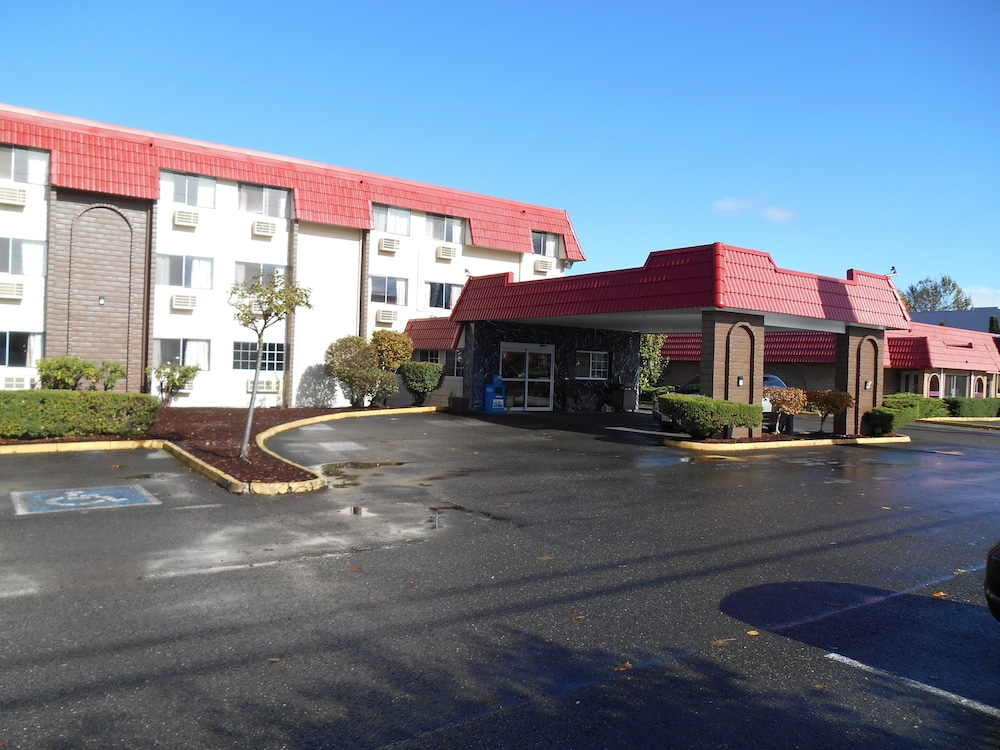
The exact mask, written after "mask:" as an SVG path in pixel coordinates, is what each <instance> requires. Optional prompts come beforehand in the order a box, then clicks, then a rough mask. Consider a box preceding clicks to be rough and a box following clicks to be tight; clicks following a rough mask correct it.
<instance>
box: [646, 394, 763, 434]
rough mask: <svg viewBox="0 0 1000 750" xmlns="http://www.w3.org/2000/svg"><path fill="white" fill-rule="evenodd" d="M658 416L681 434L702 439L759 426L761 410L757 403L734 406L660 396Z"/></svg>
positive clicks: (700, 398)
mask: <svg viewBox="0 0 1000 750" xmlns="http://www.w3.org/2000/svg"><path fill="white" fill-rule="evenodd" d="M659 404H660V413H661V414H664V415H666V416H668V417H670V419H672V420H673V422H674V424H676V425H677V428H678V429H679V430H680V431H681V432H686V433H688V434H689V435H690V436H691V437H693V438H695V439H698V440H702V439H704V438H707V437H711V436H712V435H715V434H716V433H725V432H727V431H729V430H730V429H732V428H733V427H748V428H751V429H752V428H754V427H760V426H761V421H762V419H763V410H762V409H761V407H760V405H759V404H737V403H734V402H732V401H720V400H717V399H714V398H709V397H708V396H687V395H683V394H668V395H664V396H660V397H659Z"/></svg>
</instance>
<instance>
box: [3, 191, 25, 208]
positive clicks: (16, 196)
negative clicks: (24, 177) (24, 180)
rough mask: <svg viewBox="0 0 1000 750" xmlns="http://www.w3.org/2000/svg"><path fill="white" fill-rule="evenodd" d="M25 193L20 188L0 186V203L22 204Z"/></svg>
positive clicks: (8, 204)
mask: <svg viewBox="0 0 1000 750" xmlns="http://www.w3.org/2000/svg"><path fill="white" fill-rule="evenodd" d="M26 201H27V195H26V194H25V192H24V190H22V189H21V188H12V187H0V203H2V204H4V205H5V206H23V205H24V204H25V202H26Z"/></svg>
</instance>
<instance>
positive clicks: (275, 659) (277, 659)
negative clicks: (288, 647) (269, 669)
mask: <svg viewBox="0 0 1000 750" xmlns="http://www.w3.org/2000/svg"><path fill="white" fill-rule="evenodd" d="M268 661H269V662H270V663H271V664H277V663H278V662H279V661H281V659H279V658H277V657H275V656H272V657H271V658H270V659H268Z"/></svg>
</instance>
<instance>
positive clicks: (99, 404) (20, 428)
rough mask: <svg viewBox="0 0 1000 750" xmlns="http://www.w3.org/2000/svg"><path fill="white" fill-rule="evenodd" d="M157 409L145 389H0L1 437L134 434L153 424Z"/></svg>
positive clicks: (26, 438)
mask: <svg viewBox="0 0 1000 750" xmlns="http://www.w3.org/2000/svg"><path fill="white" fill-rule="evenodd" d="M159 410H160V402H159V401H158V400H157V398H156V397H155V396H151V395H149V394H145V393H109V392H106V391H67V390H39V391H0V437H7V438H19V439H22V440H35V439H41V438H54V437H73V436H81V435H139V434H142V433H144V432H146V431H147V430H148V429H149V428H150V427H152V426H153V425H154V424H156V418H157V415H158V414H159Z"/></svg>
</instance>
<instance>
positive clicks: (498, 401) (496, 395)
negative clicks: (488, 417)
mask: <svg viewBox="0 0 1000 750" xmlns="http://www.w3.org/2000/svg"><path fill="white" fill-rule="evenodd" d="M483 411H484V412H485V413H487V414H502V413H503V412H505V411H507V386H505V385H504V384H503V380H501V379H500V376H499V375H494V376H493V382H492V383H487V384H486V395H485V398H483Z"/></svg>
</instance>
